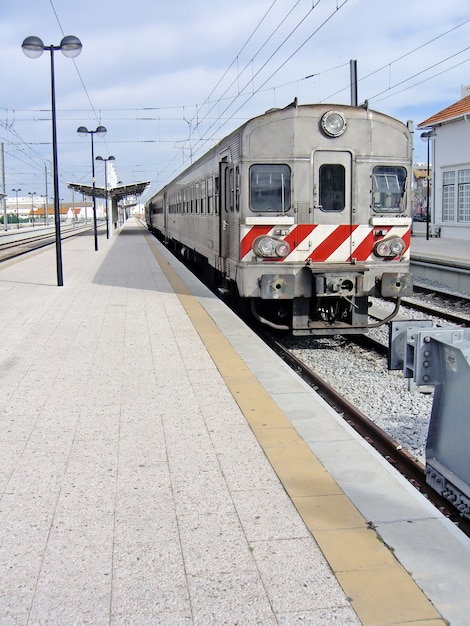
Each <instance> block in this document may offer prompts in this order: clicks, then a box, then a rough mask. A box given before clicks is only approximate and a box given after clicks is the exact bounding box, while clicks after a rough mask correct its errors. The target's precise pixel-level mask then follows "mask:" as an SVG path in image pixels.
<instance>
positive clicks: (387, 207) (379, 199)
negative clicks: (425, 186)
mask: <svg viewBox="0 0 470 626" xmlns="http://www.w3.org/2000/svg"><path fill="white" fill-rule="evenodd" d="M405 190H406V169H405V168H404V167H394V166H388V165H387V166H385V165H379V166H377V167H374V171H373V174H372V206H373V208H374V211H375V212H376V213H399V212H401V211H404V210H405V206H404V204H405V200H404V198H405Z"/></svg>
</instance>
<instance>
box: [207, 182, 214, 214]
mask: <svg viewBox="0 0 470 626" xmlns="http://www.w3.org/2000/svg"><path fill="white" fill-rule="evenodd" d="M213 212H214V179H213V178H212V177H211V178H208V179H207V213H208V214H209V215H210V214H211V213H213Z"/></svg>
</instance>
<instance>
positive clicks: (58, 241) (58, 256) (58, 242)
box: [49, 46, 64, 287]
mask: <svg viewBox="0 0 470 626" xmlns="http://www.w3.org/2000/svg"><path fill="white" fill-rule="evenodd" d="M49 50H50V51H51V98H52V174H53V180H54V220H55V250H56V265H57V286H58V287H62V286H63V284H64V277H63V274H62V245H61V238H60V208H59V172H58V159H57V122H56V108H55V77H54V46H50V47H49Z"/></svg>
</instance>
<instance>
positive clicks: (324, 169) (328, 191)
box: [319, 164, 346, 211]
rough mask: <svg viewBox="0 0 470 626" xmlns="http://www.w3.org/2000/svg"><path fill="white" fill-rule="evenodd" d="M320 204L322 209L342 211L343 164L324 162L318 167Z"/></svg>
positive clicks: (344, 182) (344, 173) (343, 195)
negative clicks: (324, 163)
mask: <svg viewBox="0 0 470 626" xmlns="http://www.w3.org/2000/svg"><path fill="white" fill-rule="evenodd" d="M319 180H320V185H319V187H320V189H319V195H320V205H321V210H322V211H343V210H344V198H345V185H346V172H345V169H344V166H343V165H339V164H326V165H322V166H321V167H320V176H319Z"/></svg>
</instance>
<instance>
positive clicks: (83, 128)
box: [77, 126, 108, 251]
mask: <svg viewBox="0 0 470 626" xmlns="http://www.w3.org/2000/svg"><path fill="white" fill-rule="evenodd" d="M107 132H108V131H107V130H106V128H105V127H104V126H98V128H97V129H96V130H88V128H86V126H79V127H78V128H77V133H78V134H79V135H80V137H86V136H87V135H91V181H92V185H93V230H94V233H95V250H96V251H98V230H97V225H96V195H95V149H94V145H93V135H98V137H104V136H105V135H106V133H107Z"/></svg>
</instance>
